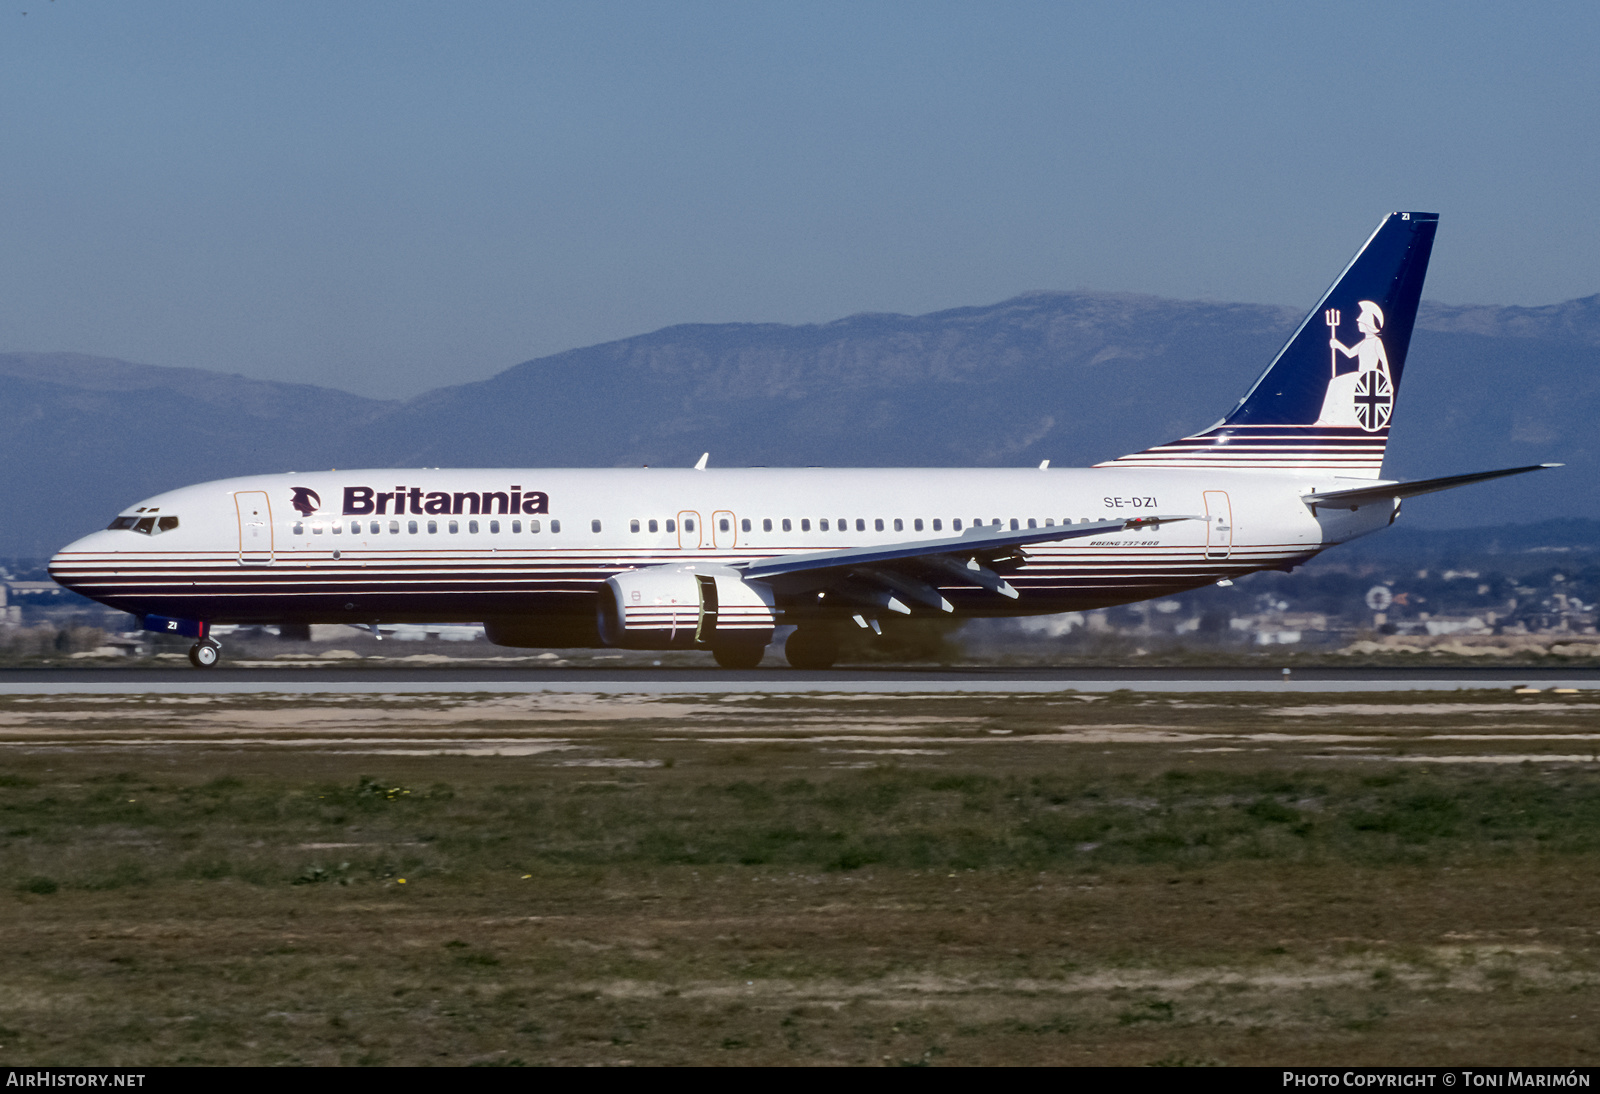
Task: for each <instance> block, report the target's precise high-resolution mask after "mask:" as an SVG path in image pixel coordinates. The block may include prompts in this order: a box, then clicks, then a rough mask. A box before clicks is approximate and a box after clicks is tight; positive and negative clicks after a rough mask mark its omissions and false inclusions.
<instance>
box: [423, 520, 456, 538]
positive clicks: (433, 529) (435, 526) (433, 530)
mask: <svg viewBox="0 0 1600 1094" xmlns="http://www.w3.org/2000/svg"><path fill="white" fill-rule="evenodd" d="M450 523H451V524H454V523H455V521H451V522H450ZM428 534H429V535H430V536H436V535H438V534H439V522H438V521H436V520H430V521H429V522H428Z"/></svg>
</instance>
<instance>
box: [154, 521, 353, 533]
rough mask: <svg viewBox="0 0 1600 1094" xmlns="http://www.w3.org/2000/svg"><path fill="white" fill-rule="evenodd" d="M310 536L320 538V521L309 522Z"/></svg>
mask: <svg viewBox="0 0 1600 1094" xmlns="http://www.w3.org/2000/svg"><path fill="white" fill-rule="evenodd" d="M139 523H140V524H143V523H144V521H142V520H141V521H140V522H139ZM311 534H312V535H314V536H320V535H321V534H322V522H321V521H320V520H316V521H312V522H311Z"/></svg>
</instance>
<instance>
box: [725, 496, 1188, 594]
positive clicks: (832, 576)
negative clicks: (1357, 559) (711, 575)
mask: <svg viewBox="0 0 1600 1094" xmlns="http://www.w3.org/2000/svg"><path fill="white" fill-rule="evenodd" d="M1205 519H1206V518H1205V517H1203V516H1192V515H1180V516H1151V517H1137V518H1134V519H1132V520H1102V521H1095V522H1094V523H1092V524H1059V525H1055V526H1054V527H1050V528H1038V529H1033V528H1029V529H1017V530H1011V529H1002V528H1000V527H998V526H997V525H987V526H984V527H975V528H969V529H968V530H967V531H966V532H964V533H963V534H961V535H959V536H948V537H945V538H942V539H920V540H911V541H907V542H904V543H886V544H881V545H877V546H872V547H846V548H842V549H841V550H838V551H817V552H814V553H808V554H803V555H783V556H781V557H779V558H771V559H764V560H762V561H760V562H751V563H747V564H745V565H743V566H739V567H737V569H738V570H739V571H740V572H741V573H742V574H743V575H744V577H745V578H746V579H747V580H751V581H761V582H764V583H766V584H768V585H770V586H772V588H773V591H774V592H778V593H782V594H795V593H803V592H809V591H813V590H819V589H826V590H828V591H829V592H830V593H832V592H837V593H838V594H839V595H840V596H842V597H843V598H844V599H845V600H848V601H851V602H858V603H860V604H862V605H863V606H867V607H878V608H885V609H887V610H889V611H893V612H898V613H900V614H909V613H910V611H911V609H910V608H909V607H908V606H907V605H906V603H905V601H906V600H910V601H912V602H915V603H919V604H922V605H924V606H925V607H930V608H935V609H937V610H939V611H945V612H950V611H954V610H955V608H954V607H953V606H952V605H951V603H950V602H949V601H948V600H946V599H945V597H944V595H943V594H942V593H940V592H939V588H938V586H939V584H940V583H941V581H942V582H943V583H945V584H951V585H956V584H960V585H968V586H971V585H977V586H978V587H980V588H984V589H988V590H990V591H991V592H995V593H999V594H1000V595H1001V596H1006V597H1010V598H1012V599H1015V598H1016V596H1017V591H1016V590H1015V589H1013V588H1012V587H1011V585H1010V584H1009V583H1008V582H1007V581H1006V580H1005V578H1004V577H1002V576H1001V575H1000V573H999V572H998V571H997V570H996V569H995V567H996V566H999V565H1003V564H1004V563H1005V562H1008V561H1012V560H1020V559H1021V558H1022V557H1023V555H1022V548H1024V547H1026V546H1028V545H1029V544H1033V543H1055V542H1059V541H1063V540H1069V539H1081V538H1083V537H1084V536H1097V535H1105V534H1107V533H1110V532H1124V531H1133V530H1135V529H1139V528H1153V527H1156V526H1158V525H1161V524H1166V523H1168V522H1171V521H1178V520H1205ZM902 598H904V599H902Z"/></svg>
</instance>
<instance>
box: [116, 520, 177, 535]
mask: <svg viewBox="0 0 1600 1094" xmlns="http://www.w3.org/2000/svg"><path fill="white" fill-rule="evenodd" d="M177 526H178V518H177V517H117V518H116V519H115V520H113V521H112V522H111V523H110V524H108V525H106V531H108V532H138V533H139V534H140V535H145V536H154V535H160V534H161V533H162V532H170V531H172V530H173V529H174V528H176V527H177Z"/></svg>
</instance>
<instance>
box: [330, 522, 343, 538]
mask: <svg viewBox="0 0 1600 1094" xmlns="http://www.w3.org/2000/svg"><path fill="white" fill-rule="evenodd" d="M328 531H330V532H332V533H333V534H334V535H336V536H339V535H343V534H344V525H342V524H340V523H339V522H338V521H334V522H333V523H332V524H330V525H328Z"/></svg>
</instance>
